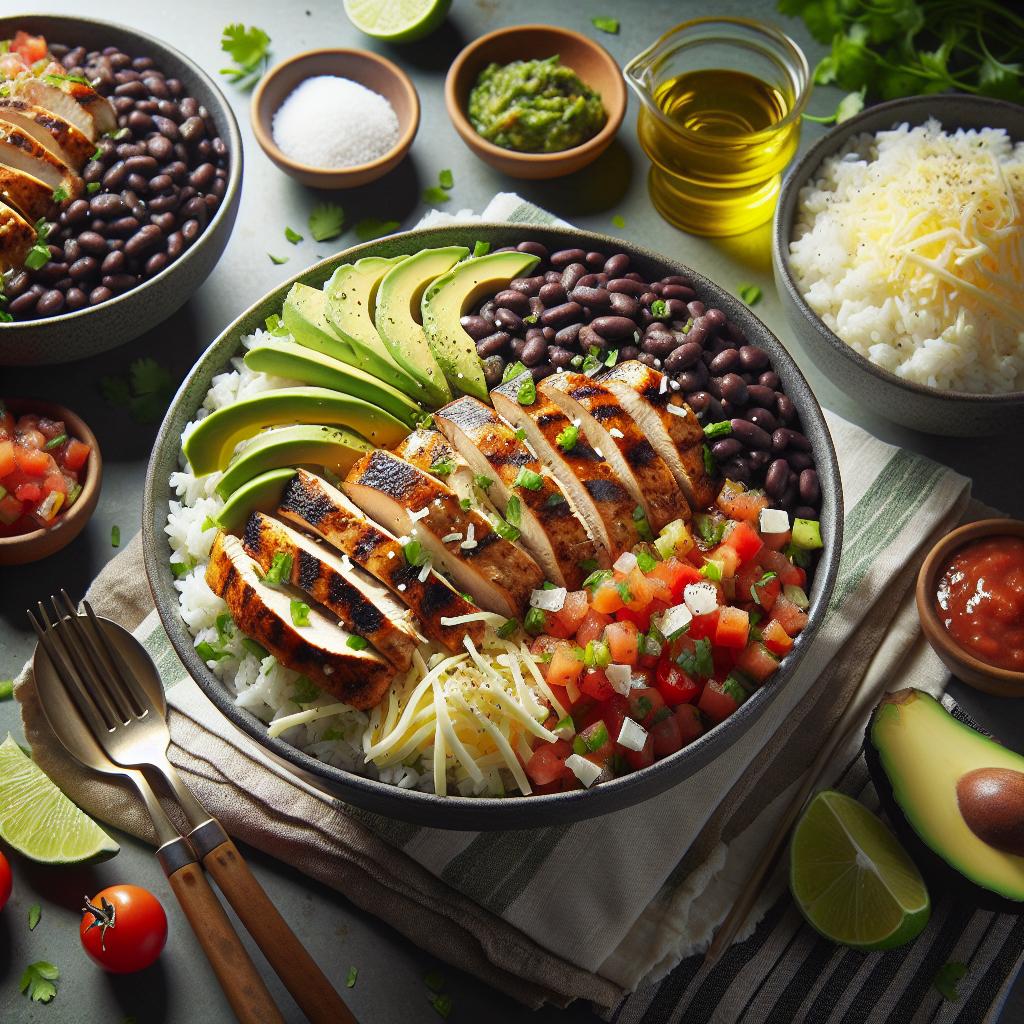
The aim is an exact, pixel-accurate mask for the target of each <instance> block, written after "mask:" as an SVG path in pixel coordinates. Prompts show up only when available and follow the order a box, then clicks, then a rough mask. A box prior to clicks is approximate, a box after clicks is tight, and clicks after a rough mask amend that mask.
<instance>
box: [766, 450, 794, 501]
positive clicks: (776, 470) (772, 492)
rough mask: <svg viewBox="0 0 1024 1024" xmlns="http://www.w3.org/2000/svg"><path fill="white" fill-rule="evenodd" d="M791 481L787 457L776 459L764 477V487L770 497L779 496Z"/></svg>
mask: <svg viewBox="0 0 1024 1024" xmlns="http://www.w3.org/2000/svg"><path fill="white" fill-rule="evenodd" d="M788 483H789V464H788V463H787V462H786V460H785V459H776V460H775V461H774V462H773V463H772V464H771V465H770V466H769V467H768V472H767V473H766V474H765V477H764V489H765V490H766V491H767V492H768V496H769V497H770V498H778V497H779V496H780V495H781V494H782V492H783V491H784V490H785V489H786V484H788Z"/></svg>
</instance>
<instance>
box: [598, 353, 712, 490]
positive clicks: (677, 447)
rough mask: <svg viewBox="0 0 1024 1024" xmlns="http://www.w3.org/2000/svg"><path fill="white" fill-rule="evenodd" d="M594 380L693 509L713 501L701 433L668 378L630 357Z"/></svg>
mask: <svg viewBox="0 0 1024 1024" xmlns="http://www.w3.org/2000/svg"><path fill="white" fill-rule="evenodd" d="M598 379H599V380H600V381H601V383H602V384H605V385H606V386H607V387H608V388H610V389H611V391H612V393H613V394H614V395H615V397H616V398H617V399H618V400H619V401H620V402H621V403H622V408H623V409H625V410H626V412H627V413H629V415H630V416H632V417H633V419H634V420H635V421H636V425H637V426H638V427H639V428H640V429H641V430H642V431H643V433H644V434H645V435H646V436H647V438H648V440H649V441H650V442H651V444H652V445H653V446H654V450H655V451H656V452H657V453H658V454H659V455H660V456H661V457H662V458H663V459H664V460H665V463H666V465H667V466H668V468H669V469H670V470H671V471H672V475H673V476H674V477H675V478H676V483H677V484H679V487H680V489H681V490H682V492H683V494H685V495H686V500H687V501H689V503H690V504H691V505H692V506H693V508H694V509H695V510H699V509H704V508H707V507H708V506H709V505H710V504H711V503H712V502H713V501H714V500H715V486H714V483H713V482H712V480H711V478H710V477H709V476H708V472H707V469H705V467H704V455H703V444H704V431H703V428H702V427H701V425H700V423H699V422H698V421H697V416H696V414H695V413H694V411H693V410H692V409H691V408H690V407H689V406H688V405H687V404H686V402H685V401H684V400H683V397H682V395H680V394H679V393H678V392H677V391H676V390H675V389H674V388H673V387H672V386H671V382H670V381H669V379H668V377H666V376H665V374H663V373H661V372H660V371H659V370H655V369H653V368H651V367H650V366H645V365H644V364H643V363H641V362H639V361H638V360H635V359H630V360H627V361H626V362H624V363H619V365H618V366H615V367H613V368H612V369H611V370H608V371H607V372H606V373H602V374H601V375H600V377H599V378H598Z"/></svg>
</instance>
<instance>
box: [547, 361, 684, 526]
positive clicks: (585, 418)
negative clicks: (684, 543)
mask: <svg viewBox="0 0 1024 1024" xmlns="http://www.w3.org/2000/svg"><path fill="white" fill-rule="evenodd" d="M540 392H541V394H542V395H543V396H544V397H545V398H547V399H550V400H551V401H552V402H554V403H555V405H557V406H559V407H560V408H561V410H562V411H563V412H564V413H565V414H566V415H567V416H568V417H569V418H570V419H571V420H572V421H573V423H577V422H578V423H579V424H580V429H581V430H582V432H583V433H584V434H585V435H586V438H587V440H588V441H589V442H590V446H591V447H592V448H595V449H596V450H597V451H599V452H601V454H602V455H603V456H604V457H605V459H606V460H607V461H608V464H609V465H610V466H611V467H612V469H613V470H615V472H616V473H617V474H618V476H619V479H620V480H621V481H622V482H623V483H624V484H625V485H626V489H627V490H628V491H629V493H630V494H631V495H632V496H633V499H634V500H635V501H637V502H638V503H639V504H641V505H642V506H643V508H644V511H645V512H646V513H647V522H648V523H649V524H650V527H651V529H652V530H653V531H654V532H655V533H657V532H658V531H659V530H660V529H661V528H662V527H663V526H664V525H665V524H666V523H671V522H672V520H673V519H686V520H689V518H690V506H689V504H687V501H686V498H684V497H683V494H682V492H681V491H680V490H679V485H678V484H677V483H676V481H675V477H673V476H672V473H671V471H670V470H669V468H668V466H667V465H666V464H665V460H664V459H663V458H662V457H661V456H660V455H659V454H658V453H657V452H656V451H655V450H654V448H653V446H652V445H651V442H650V441H649V440H648V439H647V436H646V435H645V434H644V432H643V431H642V430H641V429H640V428H639V427H638V426H637V425H636V422H635V421H634V420H633V417H632V416H630V415H629V414H628V413H627V412H626V411H625V410H624V409H623V408H622V406H621V405H620V404H619V400H618V398H617V397H616V396H615V395H614V393H613V392H612V391H611V389H610V388H608V387H606V386H605V385H604V384H602V383H600V382H599V381H595V380H591V378H590V377H588V376H587V375H586V374H585V373H556V374H554V375H553V376H551V377H548V378H547V380H545V381H543V382H542V383H541V385H540Z"/></svg>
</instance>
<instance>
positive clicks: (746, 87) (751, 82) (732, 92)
mask: <svg viewBox="0 0 1024 1024" xmlns="http://www.w3.org/2000/svg"><path fill="white" fill-rule="evenodd" d="M654 102H655V103H656V104H657V106H658V109H659V110H660V111H661V112H662V113H663V114H664V115H665V116H666V117H668V118H671V120H672V121H674V122H675V123H676V124H678V125H679V126H680V127H681V128H685V129H686V130H687V131H690V132H699V133H703V134H705V135H715V136H719V137H720V138H723V139H729V138H735V137H736V136H738V135H751V134H753V133H754V132H761V131H764V130H765V129H766V128H771V127H772V125H774V124H777V123H778V122H779V121H781V120H782V119H783V118H784V117H785V116H786V114H788V113H789V101H788V99H787V98H786V96H785V95H784V94H783V93H782V92H780V91H779V90H778V89H777V88H775V86H773V85H771V84H769V83H768V82H765V81H762V80H761V79H760V78H757V77H756V76H754V75H749V74H747V72H745V71H733V70H732V69H727V68H714V69H710V70H707V71H687V72H686V73H685V74H682V75H677V76H676V77H675V78H670V79H669V80H668V81H667V82H663V83H662V84H661V85H660V86H658V88H657V89H655V90H654Z"/></svg>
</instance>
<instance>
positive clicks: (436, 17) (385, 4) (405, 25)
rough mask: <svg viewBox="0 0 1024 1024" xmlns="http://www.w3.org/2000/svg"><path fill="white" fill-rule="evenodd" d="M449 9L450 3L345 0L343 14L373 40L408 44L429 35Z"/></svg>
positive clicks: (435, 1) (426, 0) (445, 0)
mask: <svg viewBox="0 0 1024 1024" xmlns="http://www.w3.org/2000/svg"><path fill="white" fill-rule="evenodd" d="M450 6H451V0H345V13H346V14H347V15H348V20H349V21H351V22H352V24H353V25H355V27H356V28H357V29H359V31H360V32H365V33H366V34H367V35H368V36H373V37H374V39H386V40H387V41H388V42H389V43H411V42H413V41H414V40H416V39H422V38H423V37H424V36H428V35H430V33H431V32H433V31H434V29H436V28H437V27H438V26H439V25H440V24H441V22H442V21H444V16H445V15H446V14H447V13H448V8H449V7H450Z"/></svg>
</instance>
